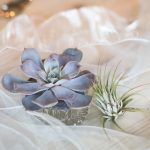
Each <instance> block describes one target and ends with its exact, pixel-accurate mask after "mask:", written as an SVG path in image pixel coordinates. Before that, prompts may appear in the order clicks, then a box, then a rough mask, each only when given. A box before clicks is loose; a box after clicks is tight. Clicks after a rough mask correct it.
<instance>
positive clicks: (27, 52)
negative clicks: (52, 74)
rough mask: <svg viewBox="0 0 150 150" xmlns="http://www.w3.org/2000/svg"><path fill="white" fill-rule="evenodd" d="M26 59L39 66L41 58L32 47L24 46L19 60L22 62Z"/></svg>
mask: <svg viewBox="0 0 150 150" xmlns="http://www.w3.org/2000/svg"><path fill="white" fill-rule="evenodd" d="M26 60H32V61H33V62H34V63H36V64H37V65H39V66H41V58H40V56H39V54H38V53H37V52H36V50H35V49H34V48H25V49H24V51H23V53H22V55H21V61H22V63H24V61H26Z"/></svg>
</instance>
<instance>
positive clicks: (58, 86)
mask: <svg viewBox="0 0 150 150" xmlns="http://www.w3.org/2000/svg"><path fill="white" fill-rule="evenodd" d="M81 59H82V52H81V51H80V50H78V49H76V48H68V49H66V50H65V51H64V52H63V53H62V54H51V55H50V56H49V57H48V58H46V59H45V60H44V61H42V60H41V58H40V56H39V54H38V53H37V52H36V50H35V49H33V48H27V49H25V50H24V51H23V53H22V55H21V62H22V64H21V69H22V71H23V72H24V73H25V74H26V75H27V76H28V77H29V80H27V81H25V80H22V79H20V78H18V77H16V76H14V75H11V74H6V75H4V77H3V79H2V84H3V87H4V88H5V89H7V90H8V91H10V92H13V93H22V94H24V95H25V97H24V98H23V99H22V104H23V105H24V107H25V108H26V109H27V110H38V109H43V108H49V107H60V108H61V109H63V108H64V110H66V109H70V108H82V107H87V106H88V105H89V104H90V102H91V99H92V97H91V96H89V95H86V93H87V90H88V89H89V88H90V87H91V86H92V83H93V81H94V75H93V74H92V73H91V72H89V71H86V70H82V71H81V70H80V64H79V62H80V61H81Z"/></svg>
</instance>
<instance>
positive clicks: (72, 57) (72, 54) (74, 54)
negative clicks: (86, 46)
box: [63, 48, 83, 62]
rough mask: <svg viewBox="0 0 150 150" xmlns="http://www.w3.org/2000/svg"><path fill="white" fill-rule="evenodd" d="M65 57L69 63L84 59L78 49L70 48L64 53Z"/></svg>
mask: <svg viewBox="0 0 150 150" xmlns="http://www.w3.org/2000/svg"><path fill="white" fill-rule="evenodd" d="M63 54H64V56H66V59H67V61H78V62H80V61H81V59H82V55H83V54H82V52H81V51H80V50H78V49H77V48H68V49H66V50H65V51H64V53H63Z"/></svg>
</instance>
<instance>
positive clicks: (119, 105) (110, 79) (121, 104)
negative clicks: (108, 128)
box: [93, 65, 150, 130]
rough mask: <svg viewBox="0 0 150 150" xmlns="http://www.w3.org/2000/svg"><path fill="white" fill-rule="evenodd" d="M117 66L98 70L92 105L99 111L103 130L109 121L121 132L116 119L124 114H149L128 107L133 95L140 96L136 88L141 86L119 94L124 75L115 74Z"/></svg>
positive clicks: (143, 110) (139, 109) (145, 110)
mask: <svg viewBox="0 0 150 150" xmlns="http://www.w3.org/2000/svg"><path fill="white" fill-rule="evenodd" d="M117 69H118V65H117V66H116V67H115V68H114V69H110V70H108V69H107V65H106V66H105V68H104V69H102V68H100V69H99V71H98V75H97V78H96V80H95V82H94V84H93V104H94V105H95V106H96V107H97V108H98V110H100V112H101V113H102V117H103V128H105V125H106V122H107V121H111V122H112V123H114V124H115V125H116V126H117V127H118V128H119V129H121V130H123V129H122V128H121V127H120V126H119V125H118V124H117V122H116V120H117V118H118V117H120V116H122V115H123V114H124V113H125V112H127V111H128V112H150V111H149V110H147V109H142V108H134V107H129V106H128V104H129V103H130V102H131V101H133V100H134V96H135V95H140V94H139V92H138V88H140V87H141V86H142V85H140V86H137V87H134V88H129V89H127V90H126V91H125V92H124V93H121V92H119V91H120V88H121V87H125V86H123V85H121V82H122V80H123V79H124V78H125V74H119V75H118V73H117Z"/></svg>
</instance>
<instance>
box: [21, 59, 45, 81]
mask: <svg viewBox="0 0 150 150" xmlns="http://www.w3.org/2000/svg"><path fill="white" fill-rule="evenodd" d="M21 69H22V70H23V72H24V73H25V74H26V75H27V76H29V77H32V78H35V79H36V78H39V72H40V71H42V69H41V68H40V66H38V65H37V64H36V63H34V62H33V61H32V60H26V61H24V63H23V64H22V65H21Z"/></svg>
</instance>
